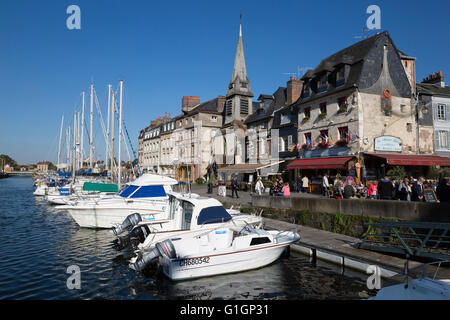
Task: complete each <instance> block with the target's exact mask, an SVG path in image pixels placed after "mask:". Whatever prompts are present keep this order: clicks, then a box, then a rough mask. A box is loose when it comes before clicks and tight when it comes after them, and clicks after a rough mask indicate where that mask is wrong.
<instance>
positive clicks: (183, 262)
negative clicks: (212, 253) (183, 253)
mask: <svg viewBox="0 0 450 320" xmlns="http://www.w3.org/2000/svg"><path fill="white" fill-rule="evenodd" d="M202 263H209V257H202V258H192V259H183V260H180V267H184V266H192V265H196V264H202Z"/></svg>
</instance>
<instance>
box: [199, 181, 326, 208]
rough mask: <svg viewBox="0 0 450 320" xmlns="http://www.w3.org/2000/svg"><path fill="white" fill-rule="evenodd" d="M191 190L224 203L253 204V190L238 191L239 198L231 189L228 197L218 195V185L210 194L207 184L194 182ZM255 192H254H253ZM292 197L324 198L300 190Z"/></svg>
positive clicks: (292, 193) (293, 193)
mask: <svg viewBox="0 0 450 320" xmlns="http://www.w3.org/2000/svg"><path fill="white" fill-rule="evenodd" d="M191 192H192V193H197V194H199V195H201V196H205V197H211V198H215V199H217V200H219V201H220V202H222V203H227V204H232V205H241V206H244V205H246V206H247V205H251V204H252V196H251V195H252V192H250V191H247V192H245V191H240V190H239V191H238V195H239V198H236V197H234V198H232V197H231V190H230V189H227V196H226V197H222V196H219V195H217V187H216V188H213V193H212V194H208V185H206V184H202V185H199V184H193V185H192V186H191ZM253 193H254V192H253ZM265 194H267V193H263V195H265ZM291 197H305V198H322V195H319V194H311V193H298V192H291Z"/></svg>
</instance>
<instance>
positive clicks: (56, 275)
mask: <svg viewBox="0 0 450 320" xmlns="http://www.w3.org/2000/svg"><path fill="white" fill-rule="evenodd" d="M33 191H34V188H33V181H32V179H31V177H12V178H7V179H1V180H0V299H360V298H361V296H363V297H364V296H365V295H366V294H367V293H368V294H369V295H374V294H375V293H374V292H369V291H368V289H367V287H366V280H365V279H367V275H365V274H361V273H358V272H353V271H350V270H345V272H343V271H342V270H341V269H340V267H338V266H335V265H332V264H327V263H324V262H320V261H319V262H317V263H313V262H311V261H310V258H309V257H306V256H302V255H299V254H296V253H293V252H291V255H290V256H289V257H288V258H283V259H279V260H278V261H276V262H275V263H273V264H271V265H269V266H267V267H264V268H261V269H257V270H252V271H248V272H242V273H236V274H229V275H222V276H216V277H208V278H201V279H197V280H192V281H182V282H173V281H171V280H169V279H167V278H166V277H164V276H163V275H162V273H161V272H159V271H158V269H157V268H156V267H155V268H153V269H150V270H148V271H147V272H146V273H144V274H137V273H135V272H134V271H133V270H130V269H129V268H128V260H127V257H126V254H124V253H120V252H117V251H115V250H114V249H112V246H111V241H112V240H113V239H114V236H113V235H111V234H110V232H109V231H108V230H91V229H82V228H79V227H78V225H77V224H76V223H75V222H74V221H73V220H72V219H71V217H70V216H69V215H68V214H67V213H66V212H64V211H58V210H56V209H55V208H54V207H52V206H49V205H48V204H47V202H46V201H45V199H44V198H43V197H34V196H33ZM71 265H77V266H79V268H80V270H81V288H80V289H79V290H77V289H74V290H70V289H68V288H67V286H66V281H67V279H68V277H69V276H70V274H68V273H67V272H66V271H67V268H68V267H69V266H71Z"/></svg>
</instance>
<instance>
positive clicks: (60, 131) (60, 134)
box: [58, 115, 64, 170]
mask: <svg viewBox="0 0 450 320" xmlns="http://www.w3.org/2000/svg"><path fill="white" fill-rule="evenodd" d="M63 123H64V115H63V116H62V118H61V128H60V129H59V146H58V170H59V165H60V164H61V162H60V156H61V138H62V130H63Z"/></svg>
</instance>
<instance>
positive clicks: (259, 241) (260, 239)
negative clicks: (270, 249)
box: [250, 237, 271, 246]
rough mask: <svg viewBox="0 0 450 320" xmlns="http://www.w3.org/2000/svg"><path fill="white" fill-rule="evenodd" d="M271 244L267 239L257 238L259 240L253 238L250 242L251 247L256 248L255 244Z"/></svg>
mask: <svg viewBox="0 0 450 320" xmlns="http://www.w3.org/2000/svg"><path fill="white" fill-rule="evenodd" d="M269 242H271V241H270V239H269V238H268V237H259V238H253V239H252V241H251V242H250V245H251V246H256V245H257V244H263V243H269Z"/></svg>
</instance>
